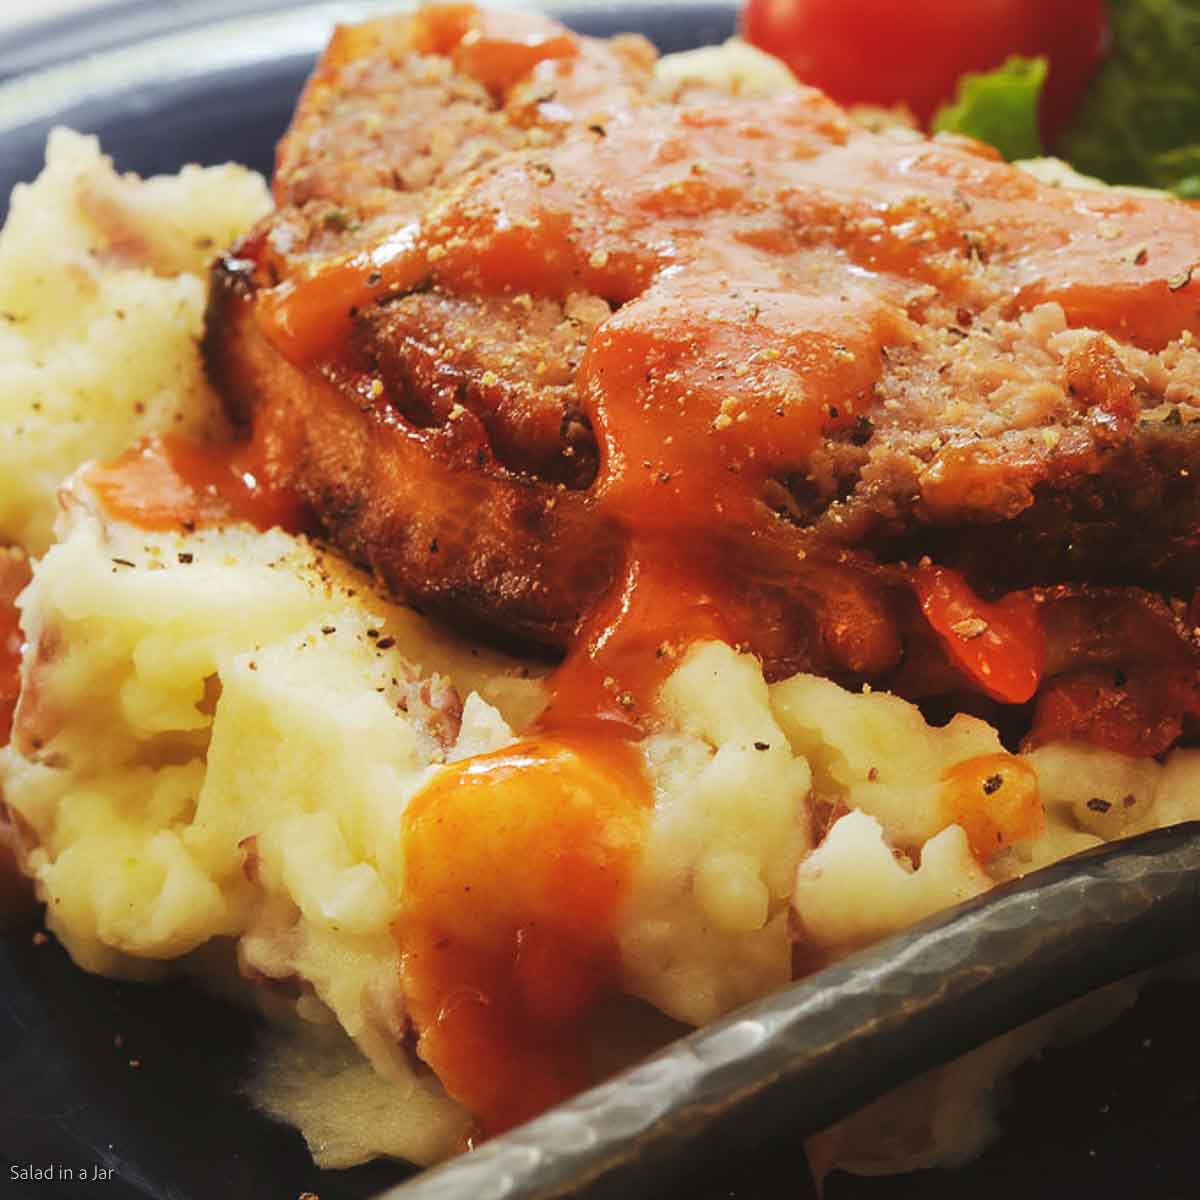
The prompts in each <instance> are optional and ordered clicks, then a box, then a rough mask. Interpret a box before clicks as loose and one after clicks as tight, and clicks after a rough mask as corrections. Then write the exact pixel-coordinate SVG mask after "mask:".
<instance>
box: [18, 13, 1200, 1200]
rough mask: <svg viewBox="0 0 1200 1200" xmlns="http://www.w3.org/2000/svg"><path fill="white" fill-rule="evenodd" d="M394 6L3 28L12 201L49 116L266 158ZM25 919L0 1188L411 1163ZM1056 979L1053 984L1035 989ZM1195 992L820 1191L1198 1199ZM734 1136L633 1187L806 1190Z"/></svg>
mask: <svg viewBox="0 0 1200 1200" xmlns="http://www.w3.org/2000/svg"><path fill="white" fill-rule="evenodd" d="M387 7H392V5H390V4H389V5H384V4H378V3H357V4H355V3H346V4H336V5H333V4H314V5H305V4H300V5H298V4H295V3H288V0H258V2H257V3H254V2H251V3H246V2H243V0H166V2H160V3H146V4H143V3H125V4H117V5H111V6H108V7H106V8H105V9H104V10H103V11H102V12H91V13H89V14H87V15H85V16H82V17H74V18H68V19H63V20H58V21H54V22H48V23H44V24H42V25H40V26H37V27H35V28H33V29H30V30H26V31H24V32H21V33H19V34H13V35H10V36H8V37H6V38H0V79H4V80H7V82H6V83H3V84H0V213H3V212H5V211H7V198H8V193H9V190H10V189H11V187H12V185H13V184H15V183H17V182H19V181H21V180H25V179H30V178H32V177H33V176H34V175H35V174H36V173H37V171H38V169H39V166H40V162H41V157H42V150H43V146H44V142H45V135H46V132H47V130H48V128H49V127H50V126H51V125H52V124H57V123H63V124H69V125H73V126H75V127H76V128H78V129H81V130H83V131H85V132H90V133H97V134H99V135H100V137H101V139H102V142H103V144H104V147H105V149H106V150H107V151H108V152H109V153H111V154H112V155H113V156H114V157H115V159H116V161H117V164H118V166H119V167H121V168H122V169H127V170H136V171H139V172H142V173H149V172H155V171H173V170H176V169H177V168H178V167H179V166H181V165H182V164H183V163H185V162H192V161H199V162H203V163H214V162H221V161H225V160H227V159H230V158H233V159H237V160H239V161H242V162H246V163H248V164H250V165H252V166H254V167H257V168H258V169H260V170H269V168H270V163H271V156H272V151H273V146H274V141H275V139H276V138H277V137H278V136H279V134H280V133H281V131H282V130H283V128H284V125H285V124H286V121H287V118H288V116H289V114H290V111H291V108H292V105H293V103H294V100H295V96H296V93H297V91H298V89H299V87H300V84H301V82H302V80H303V78H304V75H305V73H306V71H307V70H308V68H309V66H310V65H311V63H312V60H313V56H314V54H315V53H316V51H317V49H318V48H319V46H320V44H321V43H322V42H323V40H324V37H325V35H326V33H327V31H328V28H329V26H330V23H331V21H332V20H333V19H342V20H346V19H354V18H356V17H358V16H361V15H367V14H370V13H374V12H378V11H381V10H383V9H385V8H387ZM285 9H286V11H284V10H285ZM556 11H558V12H560V13H562V14H563V15H564V16H565V18H566V19H567V20H568V22H569V23H570V24H572V25H573V26H574V27H575V28H577V29H580V30H581V31H584V32H588V33H596V34H607V33H613V32H617V31H618V30H621V29H627V28H634V29H639V30H641V31H642V32H644V33H646V34H648V35H649V36H650V37H651V38H652V39H653V40H654V41H655V42H657V43H658V44H659V45H660V46H661V47H663V48H664V49H667V50H674V49H683V48H687V47H689V46H693V45H698V44H704V43H708V42H712V41H719V40H721V39H722V38H723V37H725V36H727V35H728V34H729V33H730V32H731V31H732V29H733V24H734V9H733V8H732V7H731V6H729V5H724V4H693V3H686V4H669V3H666V4H657V5H653V4H619V5H593V6H586V7H585V6H583V5H578V6H575V7H571V6H559V7H558V8H557V9H556ZM32 933H33V930H32V928H31V927H26V928H20V929H17V930H13V931H10V932H9V933H7V934H6V935H4V936H3V938H2V939H0V1160H3V1161H2V1162H0V1179H2V1180H3V1183H4V1185H5V1192H4V1194H5V1195H9V1194H11V1195H17V1196H24V1195H28V1196H31V1197H38V1198H44V1200H76V1198H77V1197H106V1198H110V1200H251V1198H254V1200H258V1198H260V1197H262V1198H271V1197H281V1198H289V1200H292V1198H295V1197H296V1196H298V1195H299V1194H300V1193H301V1192H304V1191H312V1192H316V1193H318V1194H319V1195H320V1197H321V1200H359V1198H365V1197H368V1196H372V1195H375V1194H377V1193H378V1192H379V1191H381V1190H382V1189H384V1188H385V1187H386V1186H387V1185H389V1184H392V1183H396V1182H399V1181H401V1180H402V1179H404V1178H405V1177H406V1176H407V1175H408V1174H409V1171H408V1169H407V1168H405V1167H404V1166H403V1165H402V1164H395V1163H376V1164H372V1165H369V1166H366V1167H361V1168H357V1169H354V1170H351V1171H344V1172H321V1171H317V1170H316V1169H315V1168H314V1167H313V1166H312V1164H311V1162H310V1161H309V1159H308V1155H307V1152H306V1151H305V1149H304V1146H303V1143H302V1142H301V1140H300V1138H299V1136H298V1135H297V1134H295V1133H293V1132H291V1131H290V1130H287V1129H284V1128H282V1127H281V1126H278V1125H275V1124H273V1123H271V1122H269V1121H267V1120H265V1119H264V1118H262V1117H260V1116H258V1115H257V1114H256V1113H255V1112H253V1110H251V1109H250V1108H249V1107H248V1105H247V1104H246V1102H245V1101H244V1100H243V1099H242V1098H241V1096H240V1094H239V1092H238V1087H237V1085H238V1080H239V1079H240V1078H241V1077H242V1075H243V1074H244V1072H245V1068H246V1063H247V1060H248V1056H249V1054H250V1052H251V1048H252V1045H253V1039H254V1035H255V1023H254V1021H253V1019H251V1018H250V1017H248V1016H247V1015H245V1014H243V1013H241V1012H239V1011H236V1010H234V1009H231V1008H230V1007H228V1006H226V1005H225V1004H223V1003H220V1002H218V1001H215V1000H212V999H210V998H208V997H206V996H204V995H202V994H200V993H199V992H197V991H196V990H195V989H193V988H190V987H188V986H185V985H182V984H173V985H170V986H167V987H162V988H143V987H137V986H133V985H117V984H113V983H111V982H110V981H107V980H103V979H98V978H94V977H90V976H85V975H83V974H82V973H80V972H78V971H76V970H75V969H74V968H73V967H72V966H71V964H70V963H69V962H68V961H67V959H66V957H65V955H64V954H63V953H62V951H61V950H60V949H59V948H58V947H57V945H55V944H54V943H53V942H51V943H49V944H42V945H37V944H35V943H34V941H33V939H32ZM1107 953H1108V952H1107V951H1106V950H1105V949H1103V948H1101V949H1099V950H1098V951H1097V952H1096V955H1097V957H1098V958H1100V959H1103V958H1104V957H1105V956H1106V954H1107ZM1041 986H1042V985H1037V986H1036V987H1035V989H1034V992H1033V999H1034V1002H1035V1003H1036V1001H1037V999H1038V997H1039V996H1040V994H1041V993H1040V992H1039V991H1038V990H1037V989H1038V987H1041ZM1052 995H1053V993H1052V992H1051V991H1050V990H1049V989H1048V988H1047V990H1046V992H1045V1003H1049V1002H1050V997H1051V996H1052ZM1198 1001H1200V986H1197V985H1196V984H1194V983H1191V984H1189V983H1183V982H1175V983H1160V984H1156V985H1153V986H1152V987H1151V988H1150V989H1149V990H1148V992H1147V993H1146V994H1145V996H1144V998H1143V999H1142V1001H1140V1002H1139V1004H1138V1005H1137V1006H1136V1007H1135V1008H1134V1009H1133V1010H1132V1011H1131V1012H1130V1013H1128V1014H1127V1015H1126V1016H1125V1017H1124V1018H1122V1019H1121V1020H1120V1021H1119V1022H1118V1023H1117V1024H1116V1025H1115V1026H1114V1027H1113V1028H1111V1029H1110V1030H1108V1031H1106V1032H1105V1033H1103V1034H1101V1035H1099V1036H1098V1037H1095V1038H1092V1039H1090V1040H1089V1041H1087V1042H1084V1043H1080V1044H1078V1045H1076V1046H1074V1047H1071V1048H1068V1049H1064V1050H1058V1051H1053V1052H1050V1053H1048V1054H1047V1055H1046V1056H1045V1058H1044V1059H1043V1060H1042V1061H1041V1062H1040V1063H1035V1064H1031V1065H1029V1066H1027V1067H1024V1068H1022V1069H1021V1070H1020V1071H1019V1072H1018V1073H1017V1075H1016V1077H1015V1079H1014V1081H1013V1084H1012V1087H1011V1089H1010V1096H1009V1102H1008V1104H1007V1107H1006V1109H1005V1117H1004V1124H1005V1130H1006V1132H1005V1136H1004V1137H1003V1138H1002V1140H1001V1141H999V1142H998V1143H997V1144H996V1145H995V1146H994V1147H993V1148H992V1149H991V1150H989V1151H988V1152H987V1153H986V1154H984V1155H983V1156H982V1157H981V1158H979V1159H977V1160H976V1161H975V1162H973V1163H971V1164H969V1165H968V1166H967V1167H964V1168H962V1169H961V1170H959V1171H956V1172H941V1171H938V1172H926V1173H921V1174H919V1175H910V1176H905V1177H896V1178H891V1179H874V1180H860V1179H852V1178H850V1177H848V1176H843V1175H835V1176H834V1177H833V1178H832V1179H831V1180H830V1181H829V1183H828V1186H827V1188H826V1196H827V1197H828V1198H829V1200H900V1198H902V1197H903V1198H908V1197H921V1198H922V1200H940V1198H942V1197H946V1198H947V1200H948V1198H949V1197H954V1198H955V1200H960V1198H961V1197H962V1196H963V1195H964V1194H966V1195H971V1196H973V1197H976V1198H978V1200H988V1198H991V1197H996V1198H997V1200H998V1198H999V1197H1001V1196H1003V1197H1005V1198H1006V1200H1009V1198H1011V1196H1012V1195H1013V1194H1014V1193H1015V1192H1019V1193H1021V1194H1022V1196H1023V1198H1024V1200H1063V1198H1073V1197H1077V1196H1078V1197H1085V1196H1091V1197H1105V1198H1107V1197H1117V1196H1120V1197H1122V1198H1123V1200H1124V1198H1126V1197H1130V1196H1136V1197H1139V1198H1143V1197H1144V1198H1146V1200H1159V1198H1161V1200H1174V1198H1176V1197H1178V1198H1180V1200H1183V1198H1185V1197H1187V1198H1191V1197H1194V1196H1196V1195H1197V1193H1198V1191H1200V1184H1197V1182H1196V1149H1195V1147H1196V1144H1197V1135H1198V1134H1200V1099H1198V1085H1200V1037H1198V1036H1197V1033H1196V1020H1195V1013H1196V1011H1197V1003H1198ZM118 1039H119V1042H120V1044H117V1041H118ZM913 1040H914V1042H916V1043H918V1044H916V1045H915V1046H910V1047H908V1052H909V1057H910V1060H911V1061H917V1060H919V1059H920V1058H921V1057H922V1055H923V1053H924V1052H925V1051H926V1050H927V1049H928V1047H929V1044H930V1043H931V1042H932V1041H933V1040H936V1036H935V1034H932V1033H931V1032H930V1031H929V1029H928V1028H927V1027H926V1028H924V1029H923V1031H922V1032H914V1034H913ZM921 1043H924V1045H922V1044H921ZM933 1056H934V1057H936V1055H933ZM133 1062H136V1063H137V1064H138V1065H137V1066H133V1065H131V1063H133ZM739 1142H740V1148H739V1150H738V1151H737V1153H736V1155H735V1156H733V1157H730V1158H728V1159H727V1160H726V1161H724V1162H718V1163H717V1164H715V1165H714V1164H712V1163H711V1161H708V1162H706V1165H705V1167H704V1170H703V1173H702V1174H699V1175H698V1174H696V1173H694V1172H693V1174H692V1176H691V1177H690V1178H688V1177H686V1176H685V1177H684V1178H683V1179H682V1180H674V1181H673V1182H672V1183H671V1184H670V1185H669V1186H667V1185H666V1184H665V1182H664V1185H663V1186H662V1187H661V1188H655V1187H653V1185H651V1186H650V1188H649V1189H648V1190H647V1188H646V1186H645V1180H644V1179H643V1180H642V1188H641V1192H642V1194H656V1195H658V1196H661V1197H662V1200H668V1198H669V1197H679V1198H682V1197H684V1196H686V1197H688V1198H689V1200H718V1197H720V1198H722V1200H725V1198H732V1197H736V1198H738V1200H774V1198H777V1197H778V1198H783V1197H788V1198H789V1200H802V1198H803V1197H806V1196H811V1195H813V1194H814V1193H813V1192H812V1188H811V1183H810V1182H809V1179H808V1174H807V1170H806V1168H805V1166H804V1162H803V1157H802V1152H801V1149H800V1145H799V1142H798V1140H797V1139H796V1138H795V1137H788V1136H773V1137H771V1138H768V1139H756V1137H755V1135H754V1134H753V1133H752V1132H751V1130H750V1129H749V1128H745V1129H744V1130H743V1131H742V1136H741V1137H740V1139H739ZM34 1171H38V1172H41V1173H42V1175H41V1177H39V1178H33V1177H32V1172H34ZM47 1173H48V1174H49V1178H47V1177H46V1174H47ZM464 1200H465V1194H464ZM471 1200H474V1197H471Z"/></svg>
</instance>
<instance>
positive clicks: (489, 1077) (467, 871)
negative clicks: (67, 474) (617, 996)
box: [394, 733, 651, 1136]
mask: <svg viewBox="0 0 1200 1200" xmlns="http://www.w3.org/2000/svg"><path fill="white" fill-rule="evenodd" d="M650 801H651V797H650V790H649V787H648V785H647V781H646V778H645V775H644V773H643V772H642V770H641V761H640V757H639V755H638V754H637V751H636V750H635V748H634V747H633V746H632V745H631V744H630V743H628V742H626V741H623V740H621V739H614V738H611V737H604V736H591V735H587V734H580V733H575V734H568V735H560V736H554V737H535V738H532V739H529V740H527V741H524V742H520V743H518V744H517V745H515V746H511V747H509V748H508V749H506V750H501V751H498V752H496V753H494V754H487V755H480V756H478V757H475V758H472V759H468V760H466V761H464V762H461V763H458V764H456V765H454V766H451V767H448V768H446V770H444V771H442V772H439V773H438V774H437V775H436V776H435V777H434V779H433V781H432V782H431V783H430V784H429V785H428V786H427V787H426V788H425V789H424V790H423V791H421V792H420V793H419V794H418V795H417V796H416V797H415V798H414V799H413V801H412V802H411V803H410V805H409V807H408V809H407V811H406V813H405V821H404V842H403V846H404V870H405V887H404V896H403V909H402V912H401V915H400V916H399V917H398V918H397V920H396V922H395V926H394V930H395V935H396V938H397V941H398V943H399V945H400V947H401V951H402V954H403V958H402V963H403V966H402V970H403V975H404V984H405V995H406V996H407V998H408V1003H409V1007H410V1011H411V1013H412V1015H413V1019H414V1021H415V1022H416V1026H417V1029H418V1030H419V1032H420V1038H419V1042H418V1051H419V1053H420V1054H421V1057H422V1058H423V1059H425V1061H426V1062H428V1063H429V1065H430V1066H431V1067H433V1069H434V1070H435V1071H436V1072H437V1075H438V1078H439V1079H441V1081H442V1083H443V1084H444V1085H445V1087H446V1089H447V1091H448V1092H449V1093H450V1094H451V1095H452V1096H454V1097H455V1098H457V1099H458V1100H460V1101H461V1102H462V1103H463V1104H464V1105H465V1106H466V1107H467V1109H468V1110H469V1111H470V1112H471V1113H472V1114H473V1115H474V1117H475V1118H476V1120H477V1121H478V1127H479V1132H480V1133H482V1134H483V1135H484V1136H490V1135H492V1134H495V1133H499V1132H501V1131H502V1130H504V1129H507V1128H508V1127H509V1126H511V1125H515V1124H517V1123H519V1122H520V1121H523V1120H526V1119H527V1118H529V1117H532V1116H535V1115H536V1114H537V1113H539V1112H541V1111H542V1110H543V1109H545V1108H547V1107H548V1106H550V1105H551V1104H554V1103H556V1102H557V1101H559V1100H562V1099H564V1098H565V1097H567V1096H569V1095H571V1094H572V1093H574V1092H576V1091H578V1090H580V1089H581V1088H583V1087H585V1086H586V1085H587V1084H588V1083H590V1082H591V1078H592V1076H591V1064H590V1061H589V1047H588V1040H587V1036H586V1021H587V1017H588V1015H589V1013H590V1012H591V1010H592V1008H593V1006H594V1005H595V1003H596V1002H597V1000H599V999H600V998H601V997H602V996H603V995H604V994H605V993H606V992H610V991H612V990H613V989H614V988H615V987H616V985H617V984H618V982H619V976H618V958H617V952H616V945H615V941H614V938H613V934H612V922H613V918H614V916H615V914H616V912H617V909H618V906H619V904H620V902H621V900H622V898H623V897H624V895H625V893H626V891H627V888H628V884H629V879H630V874H631V871H632V869H633V866H634V863H635V862H636V857H637V852H638V848H639V846H640V842H641V834H642V827H643V824H644V818H645V813H646V810H647V809H648V807H649V805H650Z"/></svg>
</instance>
